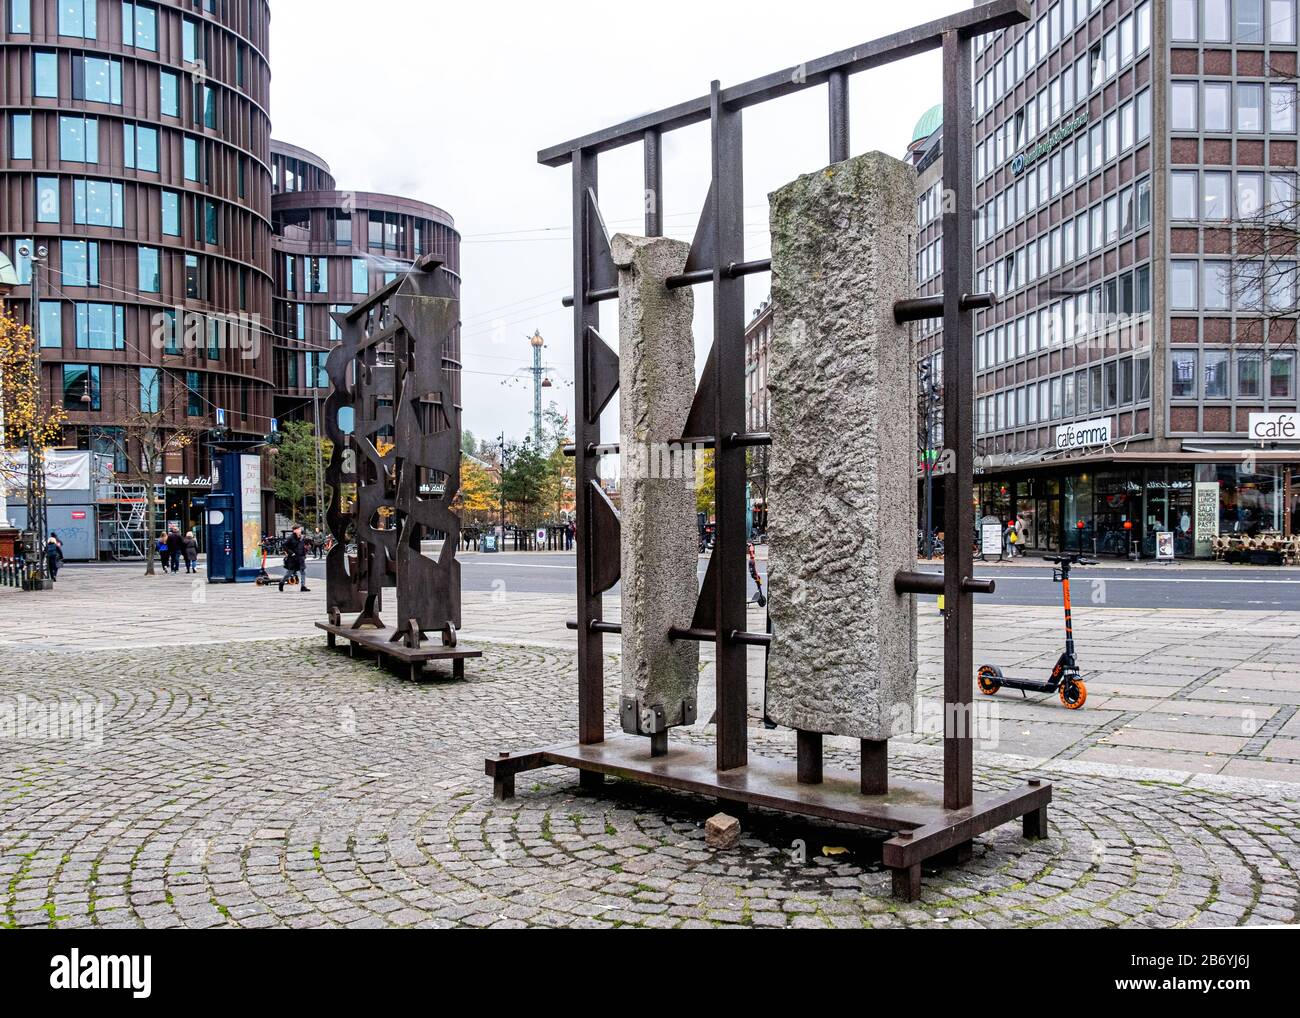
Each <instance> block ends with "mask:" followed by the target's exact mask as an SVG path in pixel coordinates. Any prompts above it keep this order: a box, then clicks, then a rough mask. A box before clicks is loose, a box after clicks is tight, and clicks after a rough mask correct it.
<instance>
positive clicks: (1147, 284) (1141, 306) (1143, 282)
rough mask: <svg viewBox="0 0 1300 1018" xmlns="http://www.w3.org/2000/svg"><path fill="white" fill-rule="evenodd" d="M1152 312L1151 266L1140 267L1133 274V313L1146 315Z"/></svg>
mask: <svg viewBox="0 0 1300 1018" xmlns="http://www.w3.org/2000/svg"><path fill="white" fill-rule="evenodd" d="M1150 310H1151V266H1150V265H1139V266H1138V267H1137V269H1135V270H1134V272H1133V312H1134V314H1139V315H1145V314H1147V313H1149V312H1150Z"/></svg>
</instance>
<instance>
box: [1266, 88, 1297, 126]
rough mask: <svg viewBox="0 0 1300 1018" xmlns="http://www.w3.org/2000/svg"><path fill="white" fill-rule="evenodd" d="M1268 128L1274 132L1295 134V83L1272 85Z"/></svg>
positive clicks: (1269, 98) (1269, 91)
mask: <svg viewBox="0 0 1300 1018" xmlns="http://www.w3.org/2000/svg"><path fill="white" fill-rule="evenodd" d="M1268 129H1269V130H1270V131H1272V132H1273V133H1274V134H1279V133H1281V134H1295V85H1270V86H1269V89H1268Z"/></svg>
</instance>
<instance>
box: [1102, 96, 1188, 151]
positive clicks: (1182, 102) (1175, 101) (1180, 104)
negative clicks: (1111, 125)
mask: <svg viewBox="0 0 1300 1018" xmlns="http://www.w3.org/2000/svg"><path fill="white" fill-rule="evenodd" d="M1169 100H1170V102H1169V125H1170V127H1171V128H1172V129H1173V130H1175V131H1195V130H1197V117H1196V82H1194V81H1175V82H1174V83H1173V85H1172V86H1171V87H1170V93H1169ZM1094 130H1095V128H1094ZM1095 147H1096V146H1095V145H1094V148H1095Z"/></svg>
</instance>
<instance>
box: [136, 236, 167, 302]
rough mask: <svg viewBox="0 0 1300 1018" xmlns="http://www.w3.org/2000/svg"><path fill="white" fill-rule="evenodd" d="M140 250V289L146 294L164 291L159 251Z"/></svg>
mask: <svg viewBox="0 0 1300 1018" xmlns="http://www.w3.org/2000/svg"><path fill="white" fill-rule="evenodd" d="M138 250H139V262H140V265H139V269H140V289H141V290H143V291H145V292H146V293H159V292H161V290H162V273H161V272H160V271H159V258H158V249H157V248H156V247H141V248H139V249H138Z"/></svg>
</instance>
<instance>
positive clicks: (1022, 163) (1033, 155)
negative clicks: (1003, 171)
mask: <svg viewBox="0 0 1300 1018" xmlns="http://www.w3.org/2000/svg"><path fill="white" fill-rule="evenodd" d="M1087 124H1088V111H1087V110H1084V112H1082V113H1080V114H1079V115H1078V116H1077V117H1075V118H1074V119H1073V120H1067V121H1064V122H1063V123H1061V124H1058V125H1057V126H1056V127H1054V128H1053V129H1052V131H1051V133H1050V134H1048V136H1047V137H1046V138H1044V139H1043V140H1042V141H1040V142H1039V143H1038V144H1037V145H1034V146H1033V147H1031V148H1027V149H1025V151H1023V152H1021V153H1020V154H1019V155H1017V156H1016V157H1015V158H1014V159H1012V160H1011V172H1012V173H1014V174H1015V175H1016V176H1017V177H1018V176H1020V174H1022V173H1024V172H1025V170H1026V169H1027V168H1028V166H1029V164H1030V163H1034V162H1037V161H1038V160H1039V159H1041V158H1043V156H1045V155H1047V153H1048V152H1050V151H1052V149H1054V148H1056V146H1057V145H1059V144H1061V142H1063V141H1065V139H1066V138H1068V137H1070V136H1071V135H1072V134H1074V133H1075V132H1076V131H1078V130H1079V129H1080V128H1082V127H1086V126H1087Z"/></svg>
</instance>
